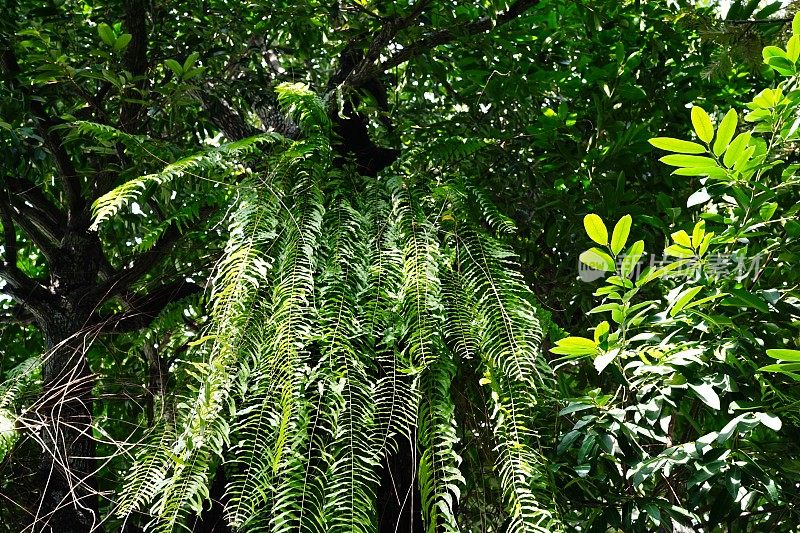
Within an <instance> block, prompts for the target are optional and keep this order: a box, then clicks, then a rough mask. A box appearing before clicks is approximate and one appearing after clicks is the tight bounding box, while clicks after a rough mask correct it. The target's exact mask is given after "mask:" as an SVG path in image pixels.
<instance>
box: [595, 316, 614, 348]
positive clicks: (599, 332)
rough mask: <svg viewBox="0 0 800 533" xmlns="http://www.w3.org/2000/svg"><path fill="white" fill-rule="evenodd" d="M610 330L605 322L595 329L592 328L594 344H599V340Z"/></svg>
mask: <svg viewBox="0 0 800 533" xmlns="http://www.w3.org/2000/svg"><path fill="white" fill-rule="evenodd" d="M610 329H611V325H610V324H609V323H608V321H607V320H603V321H602V322H600V323H599V324H597V327H595V328H594V342H595V344H600V340H601V339H602V338H603V335H605V334H607V333H608V332H609V330H610Z"/></svg>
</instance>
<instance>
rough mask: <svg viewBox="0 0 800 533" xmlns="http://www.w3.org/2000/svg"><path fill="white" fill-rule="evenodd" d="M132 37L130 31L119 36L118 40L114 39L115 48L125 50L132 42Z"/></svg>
mask: <svg viewBox="0 0 800 533" xmlns="http://www.w3.org/2000/svg"><path fill="white" fill-rule="evenodd" d="M132 37H133V36H132V35H131V34H130V33H123V34H122V35H120V36H119V37H117V40H116V41H114V50H123V49H124V48H125V47H126V46H128V43H130V42H131V38H132Z"/></svg>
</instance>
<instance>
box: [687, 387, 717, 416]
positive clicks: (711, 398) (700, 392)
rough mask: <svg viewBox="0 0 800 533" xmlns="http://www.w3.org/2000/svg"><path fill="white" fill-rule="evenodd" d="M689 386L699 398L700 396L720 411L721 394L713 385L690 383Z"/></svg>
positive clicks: (704, 401) (707, 403)
mask: <svg viewBox="0 0 800 533" xmlns="http://www.w3.org/2000/svg"><path fill="white" fill-rule="evenodd" d="M689 388H690V389H691V390H692V391H693V392H694V393H695V394H696V395H697V397H698V398H700V399H701V400H702V401H703V403H705V404H706V405H708V406H709V407H711V408H712V409H714V410H715V411H719V408H720V400H719V395H718V394H717V392H716V391H715V390H714V388H713V387H712V386H711V385H709V384H708V383H698V384H693V383H689Z"/></svg>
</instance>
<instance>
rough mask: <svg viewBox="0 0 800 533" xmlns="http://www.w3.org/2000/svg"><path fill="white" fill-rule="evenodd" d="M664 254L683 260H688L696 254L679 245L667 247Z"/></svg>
mask: <svg viewBox="0 0 800 533" xmlns="http://www.w3.org/2000/svg"><path fill="white" fill-rule="evenodd" d="M664 253H665V254H667V255H670V256H672V257H680V258H681V259H688V258H690V257H694V252H693V251H692V250H690V249H688V248H684V247H683V246H679V245H677V244H673V245H670V246H667V247H666V248H665V249H664Z"/></svg>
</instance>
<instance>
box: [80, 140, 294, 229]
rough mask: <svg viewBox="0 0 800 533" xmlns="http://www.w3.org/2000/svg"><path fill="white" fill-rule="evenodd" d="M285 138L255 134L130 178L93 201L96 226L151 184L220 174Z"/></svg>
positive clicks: (231, 169)
mask: <svg viewBox="0 0 800 533" xmlns="http://www.w3.org/2000/svg"><path fill="white" fill-rule="evenodd" d="M281 139H282V137H281V136H280V135H278V134H277V133H263V134H259V135H254V136H252V137H248V138H246V139H242V140H239V141H235V142H232V143H227V144H223V145H221V146H219V147H216V148H212V149H210V150H206V151H204V152H199V153H196V154H192V155H190V156H187V157H184V158H183V159H180V160H178V161H176V162H174V163H172V164H170V165H167V166H166V167H165V168H164V169H163V170H162V171H161V172H159V173H157V174H148V175H146V176H142V177H140V178H137V179H133V180H130V181H127V182H125V183H123V184H122V185H120V186H119V187H116V188H115V189H113V190H111V191H109V192H107V193H106V194H104V195H103V196H101V197H100V198H98V199H97V200H95V202H94V204H93V205H92V214H93V216H94V223H93V224H92V229H93V230H96V229H97V228H98V227H99V226H100V224H101V223H103V221H105V220H107V219H109V218H111V217H113V216H114V215H115V214H117V212H119V211H120V210H121V209H122V208H124V207H125V206H126V205H128V204H130V203H132V202H134V201H135V200H136V199H137V198H139V197H140V196H141V195H142V193H143V192H144V191H145V190H147V189H148V188H149V187H151V186H156V185H165V184H168V183H170V182H172V181H175V180H178V179H180V178H182V177H184V176H188V175H196V174H198V173H200V172H207V171H214V173H215V174H216V175H217V176H219V175H220V173H226V172H231V171H233V169H234V168H235V165H236V163H237V161H238V160H237V159H236V158H237V157H242V156H246V155H250V154H252V153H254V152H255V151H256V150H257V149H258V147H259V146H260V145H261V144H264V143H273V142H277V141H280V140H281ZM217 179H218V178H217Z"/></svg>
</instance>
